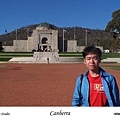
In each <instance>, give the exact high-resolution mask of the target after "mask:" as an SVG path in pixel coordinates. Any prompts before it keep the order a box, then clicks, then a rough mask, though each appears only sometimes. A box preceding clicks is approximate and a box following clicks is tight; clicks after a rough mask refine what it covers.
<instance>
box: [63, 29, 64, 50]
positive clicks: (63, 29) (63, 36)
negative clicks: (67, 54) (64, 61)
mask: <svg viewBox="0 0 120 120" xmlns="http://www.w3.org/2000/svg"><path fill="white" fill-rule="evenodd" d="M63 52H64V29H63Z"/></svg>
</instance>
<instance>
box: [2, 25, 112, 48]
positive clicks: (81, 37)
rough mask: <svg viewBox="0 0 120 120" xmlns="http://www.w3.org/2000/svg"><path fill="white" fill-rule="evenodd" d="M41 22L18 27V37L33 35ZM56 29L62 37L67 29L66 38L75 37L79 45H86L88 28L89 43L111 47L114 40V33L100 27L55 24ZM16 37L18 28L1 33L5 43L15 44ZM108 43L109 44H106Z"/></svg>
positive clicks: (25, 38)
mask: <svg viewBox="0 0 120 120" xmlns="http://www.w3.org/2000/svg"><path fill="white" fill-rule="evenodd" d="M38 25H39V24H34V25H28V26H26V27H21V28H19V29H17V39H18V40H27V36H31V34H32V31H33V30H34V29H35V28H36V27H37V26H38ZM53 27H54V29H57V30H58V31H59V38H61V39H62V36H63V29H65V30H66V32H65V33H64V36H65V37H64V38H65V40H71V39H72V40H73V39H74V38H75V39H76V40H77V44H78V45H85V33H86V30H87V32H88V34H87V40H88V45H100V46H103V47H104V48H109V47H110V45H111V41H112V39H113V38H112V34H110V33H108V32H105V31H104V30H99V29H89V28H82V27H78V26H76V27H64V28H60V27H57V26H55V25H53ZM15 39H16V30H14V31H12V32H10V33H8V32H7V31H5V34H3V35H0V42H2V44H3V45H13V40H15ZM105 43H107V44H105Z"/></svg>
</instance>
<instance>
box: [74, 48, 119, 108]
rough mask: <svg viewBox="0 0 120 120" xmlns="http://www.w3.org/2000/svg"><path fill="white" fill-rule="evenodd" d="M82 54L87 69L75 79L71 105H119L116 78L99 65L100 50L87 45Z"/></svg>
mask: <svg viewBox="0 0 120 120" xmlns="http://www.w3.org/2000/svg"><path fill="white" fill-rule="evenodd" d="M82 55H83V58H84V64H85V65H86V67H87V68H88V70H87V71H86V72H85V73H84V74H83V75H81V76H78V78H77V80H76V86H75V90H74V94H73V100H72V106H119V105H120V101H119V89H118V85H117V82H116V79H115V77H114V76H113V75H111V74H109V73H107V72H105V71H104V70H103V69H102V68H101V67H100V66H99V63H100V62H101V55H102V52H101V50H100V49H99V48H96V47H94V46H88V47H86V48H85V49H84V50H83V53H82Z"/></svg>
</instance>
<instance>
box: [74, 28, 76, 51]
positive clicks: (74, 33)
mask: <svg viewBox="0 0 120 120" xmlns="http://www.w3.org/2000/svg"><path fill="white" fill-rule="evenodd" d="M75 34H76V33H75V29H74V52H75V37H76V36H75Z"/></svg>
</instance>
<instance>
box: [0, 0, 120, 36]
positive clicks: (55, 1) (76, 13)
mask: <svg viewBox="0 0 120 120" xmlns="http://www.w3.org/2000/svg"><path fill="white" fill-rule="evenodd" d="M118 9H120V0H1V1H0V35H1V34H5V29H6V30H7V31H8V32H11V31H13V30H15V29H19V28H21V27H24V26H27V25H31V24H39V23H42V22H48V23H50V24H54V25H56V26H58V27H75V26H79V27H83V28H90V29H103V30H104V29H105V27H106V25H107V23H108V21H110V20H111V19H112V17H111V15H112V12H114V11H116V10H118Z"/></svg>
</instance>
